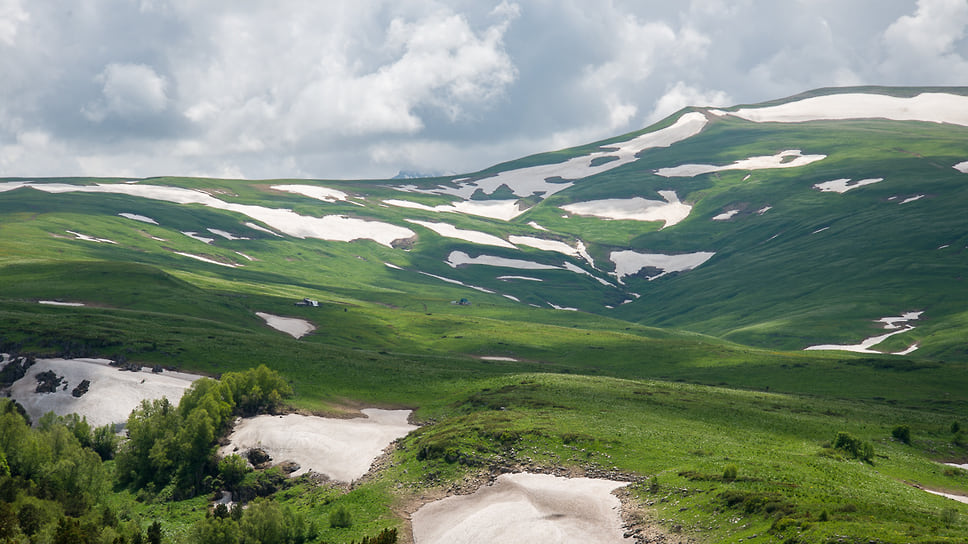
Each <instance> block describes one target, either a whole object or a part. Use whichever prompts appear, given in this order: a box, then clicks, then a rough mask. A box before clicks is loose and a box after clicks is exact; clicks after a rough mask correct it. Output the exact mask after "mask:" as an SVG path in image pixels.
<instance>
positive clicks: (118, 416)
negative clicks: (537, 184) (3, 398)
mask: <svg viewBox="0 0 968 544" xmlns="http://www.w3.org/2000/svg"><path fill="white" fill-rule="evenodd" d="M109 363H110V361H109V360H107V359H84V358H82V359H37V362H36V363H35V364H34V365H33V366H31V367H30V368H29V369H28V370H27V374H26V375H25V376H24V377H23V378H21V379H19V380H17V381H16V382H14V384H13V385H12V386H11V387H10V396H11V397H12V398H13V399H14V400H16V401H17V402H19V403H20V404H22V405H23V407H24V408H25V409H26V410H27V414H28V415H30V418H31V419H32V420H34V421H37V420H38V419H40V417H41V416H42V415H44V414H46V413H47V412H51V411H52V412H54V413H55V414H57V415H61V416H63V415H67V414H71V413H76V414H78V415H80V416H83V417H86V418H87V422H88V423H90V424H91V425H92V426H95V427H99V426H102V425H109V424H114V423H124V422H125V421H127V419H128V415H130V414H131V411H132V410H134V409H135V408H137V407H138V405H140V404H141V401H142V400H150V399H160V398H162V397H167V398H168V400H170V401H171V402H172V404H175V405H177V404H178V400H179V399H181V397H182V394H183V393H184V392H185V390H186V389H188V388H189V387H190V386H191V384H192V382H193V381H195V380H197V379H198V378H200V377H201V376H196V375H194V374H185V373H182V372H170V371H165V372H161V373H154V372H128V371H120V370H118V369H117V368H115V367H112V366H110V365H109ZM47 370H52V371H53V372H54V373H55V374H57V375H58V376H62V377H63V379H64V381H65V382H66V383H67V387H66V388H63V387H62V388H59V389H58V390H57V391H55V392H53V393H37V392H36V387H37V374H39V373H41V372H45V371H47ZM83 380H89V381H90V386H89V388H88V392H87V393H86V394H84V395H83V396H81V397H75V396H73V395H72V394H71V393H72V391H73V389H74V388H75V387H77V386H78V385H80V383H81V381H83Z"/></svg>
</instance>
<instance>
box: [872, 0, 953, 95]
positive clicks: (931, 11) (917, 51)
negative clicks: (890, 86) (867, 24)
mask: <svg viewBox="0 0 968 544" xmlns="http://www.w3.org/2000/svg"><path fill="white" fill-rule="evenodd" d="M966 28H968V2H965V1H964V0H918V6H917V10H916V11H915V13H914V15H904V16H902V17H900V18H898V19H897V20H896V21H895V22H894V23H893V24H891V26H889V27H888V28H887V30H885V31H884V35H883V41H884V44H885V48H886V53H887V55H888V56H887V58H886V60H885V61H884V62H883V63H882V64H881V70H882V71H883V72H884V73H885V74H886V75H888V76H889V77H891V78H892V79H893V80H895V81H897V80H901V79H903V78H905V77H912V76H914V77H918V78H920V79H921V80H922V81H925V82H926V83H936V84H937V83H940V84H952V85H962V84H964V81H965V78H966V77H968V60H966V59H965V57H964V55H963V53H964V52H965V50H966V45H968V44H966V42H965V29H966Z"/></svg>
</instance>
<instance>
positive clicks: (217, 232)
mask: <svg viewBox="0 0 968 544" xmlns="http://www.w3.org/2000/svg"><path fill="white" fill-rule="evenodd" d="M207 230H208V232H211V233H212V234H214V235H216V236H221V237H222V238H225V239H226V240H248V239H249V238H246V237H244V236H236V235H234V234H232V233H231V232H226V231H224V230H219V229H207Z"/></svg>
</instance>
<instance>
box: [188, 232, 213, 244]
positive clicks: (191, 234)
mask: <svg viewBox="0 0 968 544" xmlns="http://www.w3.org/2000/svg"><path fill="white" fill-rule="evenodd" d="M182 234H184V235H185V236H188V237H189V238H191V239H193V240H198V241H199V242H203V243H206V244H211V243H212V242H214V241H215V238H206V237H205V236H202V235H200V234H198V233H197V232H193V231H188V232H185V231H182Z"/></svg>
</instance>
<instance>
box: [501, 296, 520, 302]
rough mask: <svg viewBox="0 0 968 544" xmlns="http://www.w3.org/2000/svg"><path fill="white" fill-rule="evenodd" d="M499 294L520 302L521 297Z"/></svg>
mask: <svg viewBox="0 0 968 544" xmlns="http://www.w3.org/2000/svg"><path fill="white" fill-rule="evenodd" d="M501 296H502V297H504V298H506V299H509V300H513V301H514V302H521V299H519V298H518V297H516V296H513V295H501Z"/></svg>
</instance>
